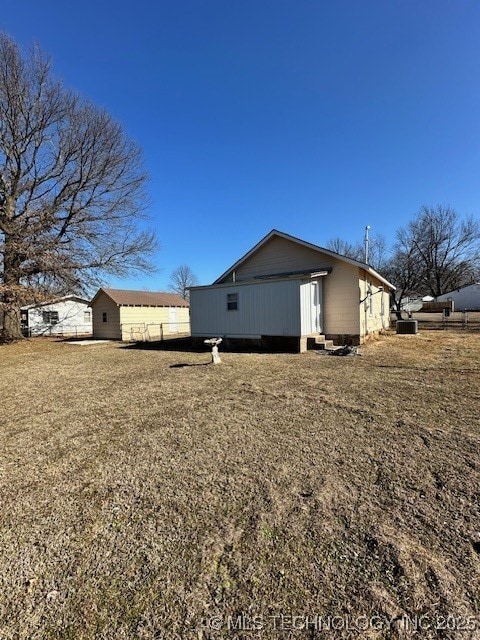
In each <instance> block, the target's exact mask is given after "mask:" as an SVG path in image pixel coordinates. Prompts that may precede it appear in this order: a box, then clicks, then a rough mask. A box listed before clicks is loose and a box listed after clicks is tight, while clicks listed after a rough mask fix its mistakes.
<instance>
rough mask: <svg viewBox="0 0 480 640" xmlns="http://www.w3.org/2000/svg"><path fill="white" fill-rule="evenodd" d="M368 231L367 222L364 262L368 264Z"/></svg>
mask: <svg viewBox="0 0 480 640" xmlns="http://www.w3.org/2000/svg"><path fill="white" fill-rule="evenodd" d="M369 231H370V225H369V224H367V226H366V227H365V264H368V259H369V249H370V240H369V237H368V232H369Z"/></svg>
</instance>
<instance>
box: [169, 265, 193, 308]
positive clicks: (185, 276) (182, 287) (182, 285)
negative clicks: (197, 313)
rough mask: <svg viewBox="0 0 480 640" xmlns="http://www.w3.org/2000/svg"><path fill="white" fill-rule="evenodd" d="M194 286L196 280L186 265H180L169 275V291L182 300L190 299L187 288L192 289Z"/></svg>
mask: <svg viewBox="0 0 480 640" xmlns="http://www.w3.org/2000/svg"><path fill="white" fill-rule="evenodd" d="M196 284H198V278H197V276H196V275H195V274H194V272H193V271H192V269H191V268H190V267H189V266H188V264H181V265H180V266H179V267H177V268H176V269H174V271H172V273H171V275H170V285H169V289H170V291H173V292H175V293H178V294H179V295H180V296H182V298H183V299H184V300H188V299H189V298H190V294H189V291H188V287H194V286H195V285H196Z"/></svg>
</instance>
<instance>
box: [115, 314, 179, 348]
mask: <svg viewBox="0 0 480 640" xmlns="http://www.w3.org/2000/svg"><path fill="white" fill-rule="evenodd" d="M171 309H174V311H173V312H172V311H171ZM189 322H190V315H189V309H188V307H136V306H122V307H120V323H121V325H122V340H143V339H150V340H152V339H155V338H161V337H164V336H167V335H171V334H176V333H188V332H189V331H190V324H189Z"/></svg>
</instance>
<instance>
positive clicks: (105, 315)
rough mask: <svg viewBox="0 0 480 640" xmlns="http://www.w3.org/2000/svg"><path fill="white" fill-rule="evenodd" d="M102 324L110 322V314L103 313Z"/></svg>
mask: <svg viewBox="0 0 480 640" xmlns="http://www.w3.org/2000/svg"><path fill="white" fill-rule="evenodd" d="M102 322H108V312H107V311H102Z"/></svg>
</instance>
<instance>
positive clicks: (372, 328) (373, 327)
mask: <svg viewBox="0 0 480 640" xmlns="http://www.w3.org/2000/svg"><path fill="white" fill-rule="evenodd" d="M358 285H359V291H360V298H361V299H362V300H364V302H362V304H361V305H360V333H361V335H362V336H365V335H368V334H370V333H375V332H378V331H381V330H382V329H387V328H388V327H389V326H390V293H389V291H382V290H381V287H383V286H384V285H383V283H381V282H380V281H379V280H377V279H376V278H374V277H373V276H371V275H370V274H368V273H366V272H365V271H364V270H363V269H359V281H358ZM369 288H370V291H371V293H372V296H371V297H370V296H367V293H368V291H369ZM384 288H385V287H384ZM382 312H383V313H382Z"/></svg>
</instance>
